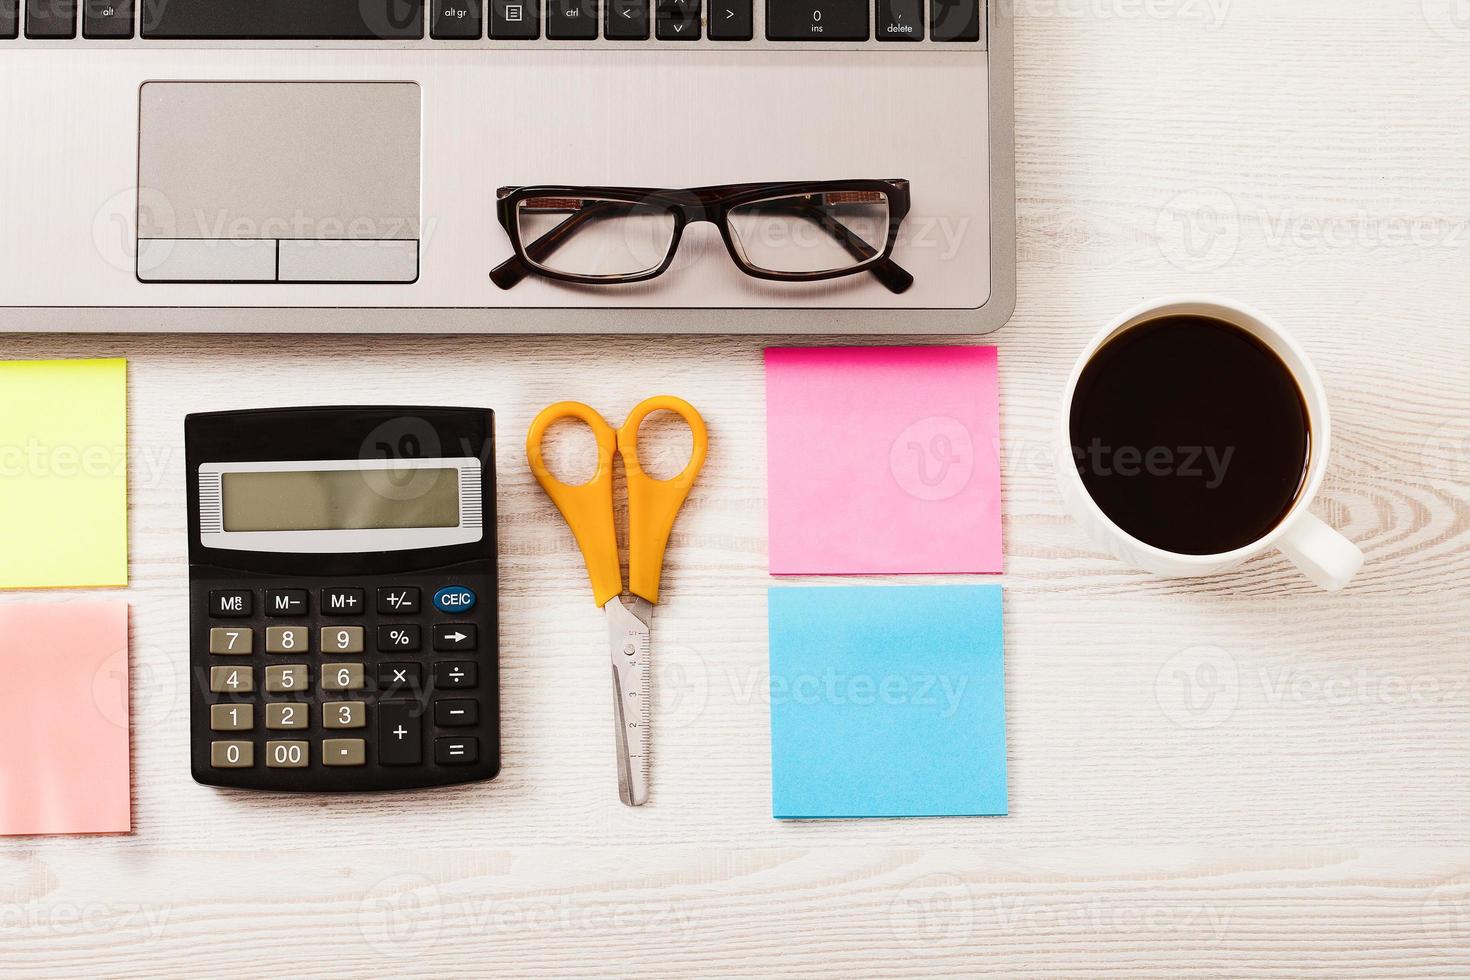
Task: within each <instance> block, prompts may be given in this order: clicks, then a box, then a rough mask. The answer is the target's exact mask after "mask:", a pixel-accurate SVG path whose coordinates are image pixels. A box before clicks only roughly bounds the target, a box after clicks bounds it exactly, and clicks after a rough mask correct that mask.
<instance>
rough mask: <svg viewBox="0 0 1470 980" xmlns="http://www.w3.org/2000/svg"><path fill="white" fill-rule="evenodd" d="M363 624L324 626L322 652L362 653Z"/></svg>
mask: <svg viewBox="0 0 1470 980" xmlns="http://www.w3.org/2000/svg"><path fill="white" fill-rule="evenodd" d="M362 643H363V631H362V627H361V626H323V627H322V653H362V649H363V647H362Z"/></svg>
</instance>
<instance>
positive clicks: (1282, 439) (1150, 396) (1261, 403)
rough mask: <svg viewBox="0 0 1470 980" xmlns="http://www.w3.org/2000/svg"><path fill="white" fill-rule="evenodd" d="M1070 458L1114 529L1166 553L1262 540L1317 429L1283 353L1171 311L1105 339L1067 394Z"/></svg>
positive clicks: (1211, 550) (1287, 502)
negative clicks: (1309, 419)
mask: <svg viewBox="0 0 1470 980" xmlns="http://www.w3.org/2000/svg"><path fill="white" fill-rule="evenodd" d="M1070 424H1071V433H1072V453H1073V456H1074V457H1075V459H1076V462H1077V472H1078V473H1079V474H1081V476H1082V483H1083V485H1085V486H1086V487H1087V492H1088V493H1089V494H1091V495H1092V499H1093V500H1095V501H1096V502H1097V505H1098V506H1099V507H1101V508H1102V510H1103V513H1105V514H1107V515H1108V517H1110V518H1111V519H1112V520H1113V522H1114V523H1115V524H1117V525H1118V526H1119V527H1121V528H1122V529H1123V530H1124V531H1127V532H1128V533H1129V534H1131V535H1133V536H1134V537H1135V538H1138V539H1139V540H1141V541H1144V542H1146V543H1147V544H1151V545H1153V546H1154V547H1156V548H1163V549H1164V550H1166V551H1173V552H1178V553H1180V554H1188V555H1213V554H1219V553H1221V552H1225V551H1233V550H1234V549H1236V548H1240V547H1243V546H1245V545H1248V544H1250V543H1251V542H1253V541H1255V540H1257V539H1258V538H1260V537H1261V536H1262V535H1264V534H1266V533H1267V532H1268V531H1270V530H1271V529H1272V528H1274V527H1275V526H1276V525H1277V524H1278V523H1280V522H1281V519H1282V518H1283V517H1285V516H1286V513H1287V511H1289V510H1290V509H1291V506H1292V504H1293V503H1294V502H1295V501H1296V498H1297V494H1298V493H1299V492H1300V491H1301V487H1302V482H1303V477H1304V475H1305V470H1306V465H1307V457H1308V452H1309V446H1310V438H1311V434H1310V431H1309V427H1308V422H1307V408H1306V404H1305V403H1304V402H1303V401H1302V394H1301V391H1300V390H1299V389H1298V388H1297V385H1296V381H1295V379H1293V378H1292V376H1291V372H1290V371H1289V370H1288V369H1287V367H1286V365H1285V364H1283V363H1282V362H1281V359H1280V358H1279V357H1277V356H1276V354H1275V353H1274V352H1273V351H1271V350H1270V349H1269V348H1268V347H1266V346H1265V345H1264V344H1262V343H1261V342H1260V341H1259V340H1257V339H1256V338H1255V337H1253V336H1251V335H1250V334H1248V333H1246V332H1245V331H1244V330H1241V329H1239V328H1238V327H1234V326H1231V325H1230V324H1228V323H1222V322H1221V321H1219V320H1214V319H1210V318H1208V317H1202V316H1165V317H1160V318H1158V319H1155V320H1149V321H1147V322H1145V323H1141V324H1139V325H1138V326H1135V327H1130V328H1129V329H1127V330H1125V331H1124V332H1123V333H1121V334H1119V335H1118V336H1116V337H1114V338H1113V339H1112V340H1110V341H1108V342H1107V343H1106V344H1104V345H1103V347H1102V349H1101V350H1099V351H1098V352H1097V354H1096V355H1095V356H1094V357H1093V359H1092V361H1091V363H1089V364H1088V365H1087V367H1086V368H1085V369H1084V370H1083V372H1082V377H1081V379H1080V380H1079V381H1078V384H1077V392H1076V395H1075V397H1074V398H1073V400H1072V415H1071V422H1070Z"/></svg>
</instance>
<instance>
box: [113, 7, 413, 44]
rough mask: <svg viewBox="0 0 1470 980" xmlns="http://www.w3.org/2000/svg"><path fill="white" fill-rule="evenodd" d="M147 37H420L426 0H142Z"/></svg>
mask: <svg viewBox="0 0 1470 980" xmlns="http://www.w3.org/2000/svg"><path fill="white" fill-rule="evenodd" d="M142 22H143V37H145V38H155V37H156V38H168V39H171V40H198V39H206V38H220V39H222V40H230V39H236V38H242V39H247V40H249V39H259V40H271V39H299V40H342V41H351V40H359V41H371V40H378V39H382V40H396V41H408V40H418V39H420V38H422V37H423V36H424V4H423V0H312V2H311V3H302V2H301V0H143V4H142Z"/></svg>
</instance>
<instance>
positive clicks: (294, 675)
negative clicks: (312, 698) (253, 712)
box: [265, 664, 310, 694]
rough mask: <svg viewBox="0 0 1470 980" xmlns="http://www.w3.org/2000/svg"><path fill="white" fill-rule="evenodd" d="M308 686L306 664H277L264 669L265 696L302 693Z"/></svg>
mask: <svg viewBox="0 0 1470 980" xmlns="http://www.w3.org/2000/svg"><path fill="white" fill-rule="evenodd" d="M309 686H310V684H309V683H308V682H307V680H306V664H279V665H275V666H271V667H267V668H266V669H265V692H266V693H267V694H288V693H290V692H291V691H304V690H306V689H307V688H308V687H309Z"/></svg>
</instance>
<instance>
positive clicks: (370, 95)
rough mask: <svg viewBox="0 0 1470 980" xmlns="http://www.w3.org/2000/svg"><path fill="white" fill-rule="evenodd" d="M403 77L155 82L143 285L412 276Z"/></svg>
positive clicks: (415, 167) (144, 91) (410, 155)
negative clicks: (398, 79)
mask: <svg viewBox="0 0 1470 980" xmlns="http://www.w3.org/2000/svg"><path fill="white" fill-rule="evenodd" d="M420 126H421V123H420V90H419V86H418V85H416V84H414V83H411V82H388V83H378V82H342V83H338V82H149V83H146V84H144V85H143V86H142V87H141V104H140V115H139V136H138V188H139V192H138V223H137V229H138V233H137V234H138V249H137V260H138V269H137V274H138V279H139V280H141V281H142V282H145V283H165V282H173V283H211V282H217V283H272V282H280V283H411V282H414V281H415V280H416V279H417V278H418V273H419V226H420V216H419V174H420V159H419V147H420V144H421V139H420Z"/></svg>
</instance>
